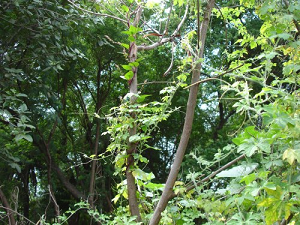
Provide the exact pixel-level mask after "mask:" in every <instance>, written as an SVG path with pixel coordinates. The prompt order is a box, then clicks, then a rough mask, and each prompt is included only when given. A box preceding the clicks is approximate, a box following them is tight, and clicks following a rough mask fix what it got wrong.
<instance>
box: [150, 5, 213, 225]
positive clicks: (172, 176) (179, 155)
mask: <svg viewBox="0 0 300 225" xmlns="http://www.w3.org/2000/svg"><path fill="white" fill-rule="evenodd" d="M214 4H215V1H214V0H210V1H209V2H208V4H207V9H206V12H205V14H204V19H203V21H202V23H201V27H200V37H199V43H201V47H200V49H198V57H199V59H200V58H203V53H204V44H205V39H206V33H207V29H208V25H209V20H210V15H211V11H212V9H213V7H214ZM196 60H197V61H198V59H196ZM200 70H201V62H197V64H196V66H195V68H194V69H193V72H192V81H191V82H192V83H195V82H197V81H198V80H199V78H200ZM198 86H199V84H198V85H193V86H192V87H191V88H190V93H189V98H188V102H187V109H186V116H185V122H184V127H183V131H182V135H181V139H180V143H179V146H178V148H177V152H176V155H175V159H174V162H173V165H172V167H171V171H170V173H169V176H168V179H167V182H166V185H165V188H164V190H163V193H162V196H161V198H160V200H159V202H158V204H157V206H156V208H155V211H154V214H153V216H152V218H151V220H150V223H149V224H150V225H155V224H158V223H159V221H160V219H161V213H162V212H163V211H164V210H165V208H166V206H167V204H168V201H169V199H170V197H171V196H172V193H173V187H174V184H175V181H176V178H177V175H178V172H179V169H180V165H181V163H182V160H183V157H184V154H185V150H186V148H187V145H188V142H189V138H190V134H191V131H192V124H193V119H194V113H195V107H196V103H197V93H198Z"/></svg>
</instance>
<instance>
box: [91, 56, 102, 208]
mask: <svg viewBox="0 0 300 225" xmlns="http://www.w3.org/2000/svg"><path fill="white" fill-rule="evenodd" d="M101 71H102V69H101V60H99V61H98V73H97V97H96V107H95V112H96V113H99V111H100V108H101V97H100V91H101V90H100V82H101ZM99 139H100V121H99V119H97V121H96V138H95V142H94V151H93V152H92V154H93V155H94V157H96V156H97V155H98V148H99ZM96 167H97V160H96V159H93V161H92V168H91V177H90V188H89V198H88V201H89V203H90V206H91V207H92V208H93V207H94V199H95V180H96Z"/></svg>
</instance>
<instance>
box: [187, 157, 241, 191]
mask: <svg viewBox="0 0 300 225" xmlns="http://www.w3.org/2000/svg"><path fill="white" fill-rule="evenodd" d="M243 158H245V155H244V154H243V155H241V156H239V157H237V158H235V159H234V160H232V161H230V162H229V163H227V164H226V165H224V166H222V167H221V168H219V169H218V170H216V171H215V172H213V173H211V174H210V175H208V176H207V177H205V178H203V179H202V180H200V181H199V182H198V183H197V184H196V185H191V186H189V187H187V188H186V190H185V192H189V191H190V190H192V189H194V188H195V187H196V186H199V185H200V184H202V183H204V182H206V181H208V180H210V179H211V178H213V177H215V176H216V175H217V174H218V173H220V172H221V171H223V170H225V169H227V168H228V167H230V166H232V165H233V164H235V163H236V162H238V161H240V160H241V159H243Z"/></svg>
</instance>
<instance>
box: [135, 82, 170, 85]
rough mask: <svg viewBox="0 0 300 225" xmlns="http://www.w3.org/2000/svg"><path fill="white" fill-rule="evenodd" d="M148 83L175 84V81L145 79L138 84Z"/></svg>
mask: <svg viewBox="0 0 300 225" xmlns="http://www.w3.org/2000/svg"><path fill="white" fill-rule="evenodd" d="M146 84H174V81H149V82H148V81H144V83H140V84H138V86H140V85H146Z"/></svg>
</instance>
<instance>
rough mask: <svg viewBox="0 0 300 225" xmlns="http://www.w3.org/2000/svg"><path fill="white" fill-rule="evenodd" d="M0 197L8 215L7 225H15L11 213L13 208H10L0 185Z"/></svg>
mask: <svg viewBox="0 0 300 225" xmlns="http://www.w3.org/2000/svg"><path fill="white" fill-rule="evenodd" d="M0 199H1V202H2V204H3V206H4V207H5V210H6V213H7V216H8V221H9V225H15V224H16V221H15V218H14V215H13V210H12V209H11V207H10V204H9V203H8V201H7V198H6V197H5V195H4V193H3V192H2V190H1V187H0Z"/></svg>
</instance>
